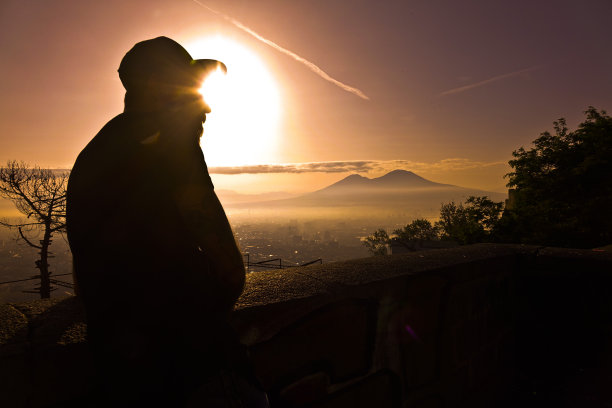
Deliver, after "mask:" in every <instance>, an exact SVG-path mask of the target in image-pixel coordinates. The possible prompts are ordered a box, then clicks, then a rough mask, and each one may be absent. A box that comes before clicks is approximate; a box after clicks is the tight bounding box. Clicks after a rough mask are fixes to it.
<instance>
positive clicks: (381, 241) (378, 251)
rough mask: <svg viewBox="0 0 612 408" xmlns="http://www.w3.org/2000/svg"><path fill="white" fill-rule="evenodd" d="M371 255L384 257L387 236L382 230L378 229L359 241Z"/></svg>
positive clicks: (387, 240)
mask: <svg viewBox="0 0 612 408" xmlns="http://www.w3.org/2000/svg"><path fill="white" fill-rule="evenodd" d="M361 242H362V243H363V245H364V246H365V247H367V248H368V251H370V253H372V255H386V254H387V244H388V243H389V235H388V234H387V231H385V230H384V229H382V228H381V229H378V230H376V231H374V232H373V233H372V234H371V235H369V236H367V237H365V239H364V240H363V241H361Z"/></svg>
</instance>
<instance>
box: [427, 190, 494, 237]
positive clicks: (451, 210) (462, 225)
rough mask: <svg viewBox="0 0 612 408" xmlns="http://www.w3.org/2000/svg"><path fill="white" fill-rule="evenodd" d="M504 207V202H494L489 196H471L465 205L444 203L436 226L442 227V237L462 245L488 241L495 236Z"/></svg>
mask: <svg viewBox="0 0 612 408" xmlns="http://www.w3.org/2000/svg"><path fill="white" fill-rule="evenodd" d="M502 208H503V203H502V202H494V201H492V200H490V199H489V198H488V197H487V196H482V197H476V196H470V197H468V198H467V200H466V201H465V205H464V204H455V202H450V203H446V204H442V206H441V207H440V220H439V221H438V222H436V227H437V228H439V229H440V231H441V236H442V239H446V240H451V241H456V242H457V243H459V244H461V245H465V244H474V243H477V242H488V241H491V240H493V238H494V233H495V228H496V226H497V223H498V221H499V219H500V216H501V213H502Z"/></svg>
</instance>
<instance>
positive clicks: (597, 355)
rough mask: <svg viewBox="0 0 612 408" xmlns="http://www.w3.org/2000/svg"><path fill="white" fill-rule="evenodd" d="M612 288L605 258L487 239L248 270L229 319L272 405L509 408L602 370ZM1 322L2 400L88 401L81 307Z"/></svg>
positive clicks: (53, 307) (0, 317)
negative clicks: (579, 371)
mask: <svg viewBox="0 0 612 408" xmlns="http://www.w3.org/2000/svg"><path fill="white" fill-rule="evenodd" d="M611 283H612V254H610V253H608V252H595V251H588V250H573V249H558V248H538V247H531V246H519V245H492V244H480V245H472V246H465V247H458V248H451V249H440V250H431V251H425V252H414V253H408V254H401V255H392V256H382V257H371V258H365V259H357V260H352V261H347V262H337V263H329V264H322V265H313V266H309V267H302V268H290V269H284V270H269V271H263V272H254V273H251V274H249V275H248V277H247V284H246V289H245V291H244V294H243V295H242V296H241V298H240V299H239V300H238V303H237V305H236V311H235V313H234V315H233V322H232V323H233V325H234V326H235V327H236V329H237V330H238V332H239V333H240V335H241V338H242V341H243V342H244V343H245V344H247V345H248V346H249V347H250V352H251V356H252V360H253V363H254V366H255V369H256V372H257V374H258V376H259V377H260V379H261V381H262V383H263V384H264V386H265V387H266V389H267V390H268V392H269V395H270V399H271V403H272V406H281V407H306V406H308V407H359V406H363V407H373V406H376V407H387V406H388V407H400V406H407V407H408V406H409V407H423V408H425V407H455V406H470V407H473V406H483V407H485V406H502V405H503V404H504V403H508V402H509V401H523V400H525V399H527V400H529V398H532V397H533V395H534V394H532V393H531V391H532V388H533V387H536V388H537V387H540V388H539V389H541V390H544V389H545V388H546V387H547V386H548V385H549V384H548V383H550V382H551V381H553V380H554V379H556V380H558V381H561V380H560V379H561V378H562V379H564V380H565V379H567V378H569V377H568V376H571V375H573V374H572V373H573V371H572V370H574V369H575V366H577V365H578V366H580V365H583V366H585V367H586V365H588V364H591V366H593V364H595V363H593V362H597V361H600V362H601V361H604V360H602V356H604V357H605V356H607V355H609V350H608V349H609V347H608V346H607V344H608V343H609V341H608V340H610V338H611V337H612V336H611V334H612V323H611V322H612V307H611V306H612V300H611V299H610V297H609V296H608V295H607V288H608V287H610V286H609V285H610V284H611ZM0 322H1V323H0V361H1V364H0V402H1V404H0V405H2V406H3V407H4V406H6V407H32V408H34V407H51V406H62V404H63V402H66V401H77V400H79V399H81V400H82V399H86V398H87V395H88V392H89V390H90V386H91V379H92V376H93V365H92V359H91V356H90V354H89V351H88V348H87V342H86V335H85V332H86V325H85V319H84V314H83V310H82V307H81V306H80V304H79V302H78V299H77V298H74V297H72V298H64V299H59V300H47V301H37V302H31V303H24V304H6V305H0ZM593 339H594V340H593ZM557 353H562V357H560V355H559V354H557ZM610 361H612V359H611V360H610ZM597 364H599V363H597ZM597 364H595V366H593V367H595V368H594V371H592V372H594V373H598V374H599V373H601V372H602V370H607V369H608V368H609V367H611V366H612V364H609V365H606V364H607V363H605V361H604V362H602V363H601V364H599V365H597ZM587 371H588V370H587ZM547 384H548V385H547ZM546 389H550V387H548V388H546Z"/></svg>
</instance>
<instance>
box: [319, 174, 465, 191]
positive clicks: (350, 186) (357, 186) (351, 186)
mask: <svg viewBox="0 0 612 408" xmlns="http://www.w3.org/2000/svg"><path fill="white" fill-rule="evenodd" d="M435 187H454V186H450V185H448V184H440V183H435V182H433V181H429V180H427V179H424V178H423V177H421V176H418V175H416V174H414V173H413V172H411V171H406V170H393V171H392V172H389V173H387V174H385V175H384V176H381V177H376V178H372V179H370V178H367V177H363V176H360V175H359V174H351V175H350V176H348V177H346V178H343V179H342V180H340V181H338V182H336V183H334V184H332V185H330V186H327V187H325V188H323V189H321V190H317V191H315V192H313V193H310V194H330V193H331V194H338V193H340V194H344V193H347V192H350V193H354V192H360V191H361V192H365V191H368V192H370V193H371V192H372V190H374V192H381V191H388V190H391V191H397V190H407V189H415V188H435Z"/></svg>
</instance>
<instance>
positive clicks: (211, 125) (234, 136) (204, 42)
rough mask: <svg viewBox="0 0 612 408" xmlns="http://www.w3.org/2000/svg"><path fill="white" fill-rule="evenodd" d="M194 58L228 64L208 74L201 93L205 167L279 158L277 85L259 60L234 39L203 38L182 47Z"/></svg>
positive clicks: (278, 101)
mask: <svg viewBox="0 0 612 408" xmlns="http://www.w3.org/2000/svg"><path fill="white" fill-rule="evenodd" d="M185 48H187V50H188V51H189V53H190V54H191V55H192V57H193V58H196V59H197V58H214V59H216V60H219V61H222V62H223V63H224V64H225V65H226V66H227V74H223V72H222V71H219V70H217V71H215V72H213V73H211V74H210V75H209V76H208V77H207V78H206V79H205V80H204V82H203V83H202V87H201V89H200V93H201V94H202V97H203V98H204V101H205V102H206V103H207V104H208V105H209V106H210V108H211V113H210V114H208V115H207V116H206V123H205V124H204V136H203V137H202V139H201V140H202V141H201V144H202V150H203V151H204V156H205V157H206V162H207V163H208V165H209V166H237V165H249V164H257V163H265V162H277V161H278V155H277V151H278V140H279V120H280V116H281V98H280V90H279V87H278V85H277V82H276V80H275V79H274V77H273V75H272V74H271V73H270V71H269V70H268V68H267V67H266V65H265V64H264V63H263V61H262V60H261V59H260V58H259V57H258V56H257V54H255V53H254V52H252V51H251V50H249V49H248V48H246V47H245V46H243V45H241V44H239V43H238V42H236V41H234V40H232V39H230V38H227V37H224V36H214V37H206V38H202V39H199V40H197V41H194V42H192V43H188V44H187V46H186V47H185Z"/></svg>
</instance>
